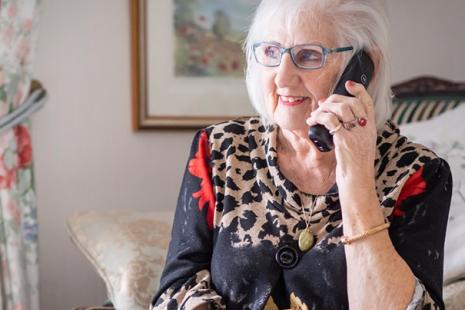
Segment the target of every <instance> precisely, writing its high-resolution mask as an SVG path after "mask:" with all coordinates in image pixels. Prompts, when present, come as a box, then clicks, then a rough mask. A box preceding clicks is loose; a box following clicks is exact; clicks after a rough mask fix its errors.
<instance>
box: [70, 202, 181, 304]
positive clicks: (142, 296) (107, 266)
mask: <svg viewBox="0 0 465 310" xmlns="http://www.w3.org/2000/svg"><path fill="white" fill-rule="evenodd" d="M172 216H173V215H172V214H171V212H143V211H105V212H98V211H88V212H80V213H78V214H76V215H74V216H72V217H71V218H69V219H68V221H67V229H68V233H69V235H70V237H71V240H72V241H73V242H74V243H75V244H76V246H77V247H78V248H79V249H80V250H81V251H82V252H83V253H84V255H85V256H86V257H87V258H88V259H89V260H90V262H91V263H92V265H93V266H94V267H95V269H96V270H97V272H98V273H99V275H100V276H101V277H102V279H103V280H104V282H105V285H106V288H107V293H108V298H109V299H110V300H111V301H112V303H113V305H114V307H115V308H116V309H132V310H139V309H141V310H142V309H143V310H147V309H148V308H149V305H150V302H151V299H152V297H153V295H154V294H155V291H156V290H157V288H158V285H159V279H160V275H161V272H162V270H163V266H164V262H165V256H166V251H167V247H168V244H169V239H170V236H171V235H170V232H171V223H172Z"/></svg>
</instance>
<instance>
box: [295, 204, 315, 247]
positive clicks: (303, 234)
mask: <svg viewBox="0 0 465 310" xmlns="http://www.w3.org/2000/svg"><path fill="white" fill-rule="evenodd" d="M315 205H316V197H314V198H313V201H312V208H311V210H310V218H308V217H307V212H306V211H305V207H304V206H302V213H303V215H304V221H305V228H304V229H303V230H301V231H300V233H299V249H300V250H301V251H302V252H307V251H308V250H310V249H311V248H312V247H313V246H314V245H315V239H316V238H315V236H314V235H313V232H312V229H311V228H310V219H311V218H312V215H313V210H314V209H315Z"/></svg>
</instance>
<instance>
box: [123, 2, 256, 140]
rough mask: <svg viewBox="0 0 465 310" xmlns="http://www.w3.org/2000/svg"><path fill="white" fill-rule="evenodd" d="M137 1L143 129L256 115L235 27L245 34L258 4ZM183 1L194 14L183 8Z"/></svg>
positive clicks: (135, 109) (136, 119) (135, 101)
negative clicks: (181, 7) (247, 87)
mask: <svg viewBox="0 0 465 310" xmlns="http://www.w3.org/2000/svg"><path fill="white" fill-rule="evenodd" d="M130 1H131V2H130V6H131V54H132V55H131V58H132V59H131V67H132V68H131V75H132V124H133V129H134V130H135V131H139V130H146V129H197V128H203V127H206V126H208V125H210V124H214V123H219V122H223V121H227V120H230V119H236V118H241V117H247V116H251V115H256V112H255V111H254V109H253V107H252V105H251V104H250V100H249V98H248V94H247V90H246V86H245V79H244V69H243V67H244V62H245V56H244V55H243V52H242V50H241V43H240V42H238V41H239V40H236V41H233V39H236V38H237V37H238V33H239V32H240V31H238V30H235V29H231V28H232V27H233V26H231V25H232V24H234V25H237V24H240V25H242V26H243V27H242V28H243V29H241V30H243V38H245V31H246V30H247V28H248V24H247V25H246V23H247V22H250V20H251V17H252V14H253V12H254V9H255V7H254V5H255V4H258V1H254V0H247V1H232V2H231V1H230V0H201V1H190V2H189V1H187V0H169V1H158V0H130ZM183 3H186V4H185V5H188V6H189V10H187V11H188V12H189V13H190V14H185V11H180V6H181V5H183ZM193 3H197V4H196V5H197V7H195V5H193ZM201 5H202V6H201ZM221 5H222V7H221ZM233 5H234V6H236V7H232V6H233ZM229 9H230V10H231V12H229V11H228V10H229ZM233 9H235V10H233ZM179 12H181V13H182V14H181V13H179ZM185 15H188V17H189V18H190V19H189V18H187V17H186V16H185ZM191 19H192V20H193V19H195V21H194V22H192V21H191ZM213 19H215V21H213ZM228 19H231V21H230V20H228ZM186 20H187V21H186ZM183 23H184V24H183ZM228 23H229V24H228ZM186 25H188V26H186ZM189 27H190V28H191V29H190V32H189ZM186 29H187V30H186ZM226 30H227V31H226ZM228 31H229V32H228ZM225 33H226V34H227V35H225ZM233 34H234V35H235V36H234V37H233ZM198 38H201V39H202V40H203V41H202V42H201V43H202V44H198V43H196V42H197V41H200V39H198ZM205 38H206V39H205ZM231 38H233V39H231ZM196 39H197V41H196ZM205 42H206V43H205ZM231 42H232V43H231ZM196 44H197V46H196ZM226 45H227V48H225V46H226ZM180 46H181V47H182V48H180ZM185 46H188V48H185ZM199 46H200V47H199ZM206 47H208V50H207V48H206ZM186 51H187V52H186ZM230 51H234V53H230ZM194 53H196V54H194ZM220 56H221V57H220ZM199 57H200V58H199ZM202 57H210V58H209V59H206V58H202Z"/></svg>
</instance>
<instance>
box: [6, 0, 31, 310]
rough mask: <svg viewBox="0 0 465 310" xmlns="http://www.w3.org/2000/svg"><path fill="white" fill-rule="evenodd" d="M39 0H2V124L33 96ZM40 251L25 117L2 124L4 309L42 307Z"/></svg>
mask: <svg viewBox="0 0 465 310" xmlns="http://www.w3.org/2000/svg"><path fill="white" fill-rule="evenodd" d="M38 2H39V0H0V123H2V122H1V120H2V119H4V120H5V119H8V118H9V116H11V115H12V114H14V112H15V111H18V110H19V109H20V108H21V106H23V104H24V102H26V101H27V98H28V95H29V91H30V85H31V70H32V66H31V64H32V63H31V60H32V57H33V53H32V51H33V46H34V43H35V37H36V32H37V31H36V29H37V21H38V18H37V16H38V14H37V13H38ZM10 118H11V117H10ZM37 254H38V243H37V208H36V195H35V190H34V178H33V164H32V147H31V136H30V126H29V122H28V120H21V122H19V123H15V125H14V126H10V127H8V128H7V127H4V128H2V126H1V125H0V264H1V265H0V309H5V310H10V309H15V310H29V309H32V310H34V309H39V290H38V257H37V256H38V255H37Z"/></svg>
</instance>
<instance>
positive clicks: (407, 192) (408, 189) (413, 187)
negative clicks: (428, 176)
mask: <svg viewBox="0 0 465 310" xmlns="http://www.w3.org/2000/svg"><path fill="white" fill-rule="evenodd" d="M422 174H423V167H421V168H420V169H419V170H418V171H417V172H415V173H414V174H412V175H411V176H410V178H409V179H408V180H407V182H405V185H404V187H403V188H402V191H401V192H400V195H399V198H397V201H396V205H395V207H394V211H393V214H394V216H402V215H405V211H403V210H401V209H400V206H401V204H402V202H404V200H405V199H407V198H408V197H411V196H416V195H419V194H421V193H423V192H424V191H425V190H426V181H425V180H424V179H423V176H422Z"/></svg>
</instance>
